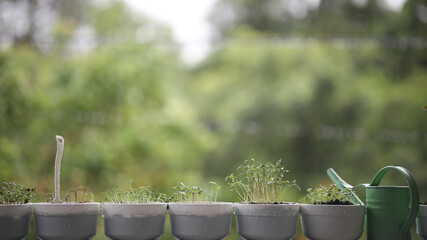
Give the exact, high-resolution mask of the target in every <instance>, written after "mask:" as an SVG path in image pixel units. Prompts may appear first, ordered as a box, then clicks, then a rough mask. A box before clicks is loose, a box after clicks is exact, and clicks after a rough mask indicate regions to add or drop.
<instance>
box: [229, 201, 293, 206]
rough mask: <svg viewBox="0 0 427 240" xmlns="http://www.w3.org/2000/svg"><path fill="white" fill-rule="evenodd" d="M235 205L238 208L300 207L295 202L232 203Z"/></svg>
mask: <svg viewBox="0 0 427 240" xmlns="http://www.w3.org/2000/svg"><path fill="white" fill-rule="evenodd" d="M234 204H235V205H240V206H296V205H301V203H295V202H285V203H247V202H241V203H234Z"/></svg>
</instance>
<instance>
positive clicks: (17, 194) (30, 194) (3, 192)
mask: <svg viewBox="0 0 427 240" xmlns="http://www.w3.org/2000/svg"><path fill="white" fill-rule="evenodd" d="M3 184H4V186H3V187H2V188H1V189H0V204H25V203H28V202H29V201H31V200H32V199H33V198H34V196H35V195H36V189H35V188H28V187H26V186H24V185H21V184H18V183H15V182H3Z"/></svg>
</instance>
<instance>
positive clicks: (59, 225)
mask: <svg viewBox="0 0 427 240" xmlns="http://www.w3.org/2000/svg"><path fill="white" fill-rule="evenodd" d="M99 205H100V204H99V203H60V204H53V203H35V204H34V215H35V220H36V221H35V222H36V235H37V237H38V238H40V239H42V240H84V239H92V237H94V236H95V234H96V228H97V223H98V215H99Z"/></svg>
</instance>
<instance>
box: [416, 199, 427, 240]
mask: <svg viewBox="0 0 427 240" xmlns="http://www.w3.org/2000/svg"><path fill="white" fill-rule="evenodd" d="M417 234H418V236H419V237H420V238H421V239H427V205H420V209H419V210H418V217H417Z"/></svg>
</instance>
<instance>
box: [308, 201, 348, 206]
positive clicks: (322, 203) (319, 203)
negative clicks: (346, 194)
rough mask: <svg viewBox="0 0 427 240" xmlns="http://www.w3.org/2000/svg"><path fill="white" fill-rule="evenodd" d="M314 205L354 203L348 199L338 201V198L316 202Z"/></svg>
mask: <svg viewBox="0 0 427 240" xmlns="http://www.w3.org/2000/svg"><path fill="white" fill-rule="evenodd" d="M314 205H354V204H353V203H351V202H349V201H344V202H343V201H340V200H334V201H329V202H316V203H314Z"/></svg>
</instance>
